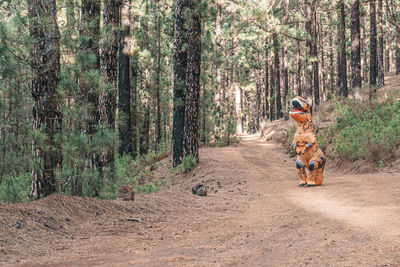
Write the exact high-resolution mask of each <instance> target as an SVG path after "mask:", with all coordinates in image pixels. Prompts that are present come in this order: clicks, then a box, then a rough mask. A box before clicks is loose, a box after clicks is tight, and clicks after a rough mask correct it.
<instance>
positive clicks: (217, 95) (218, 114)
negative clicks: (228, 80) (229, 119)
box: [214, 0, 222, 140]
mask: <svg viewBox="0 0 400 267" xmlns="http://www.w3.org/2000/svg"><path fill="white" fill-rule="evenodd" d="M216 4H217V18H216V21H215V57H216V60H215V76H216V80H217V88H216V92H215V98H214V101H215V104H216V107H215V109H216V112H215V113H216V116H215V120H216V121H215V129H214V133H215V139H216V140H218V139H219V136H220V132H221V119H222V118H221V115H222V113H221V90H222V77H221V34H222V15H221V10H222V8H221V0H217V1H216Z"/></svg>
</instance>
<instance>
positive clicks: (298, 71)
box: [296, 23, 303, 96]
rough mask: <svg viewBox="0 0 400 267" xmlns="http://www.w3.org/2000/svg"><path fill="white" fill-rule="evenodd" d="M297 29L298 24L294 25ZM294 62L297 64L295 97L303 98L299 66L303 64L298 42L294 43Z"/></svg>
mask: <svg viewBox="0 0 400 267" xmlns="http://www.w3.org/2000/svg"><path fill="white" fill-rule="evenodd" d="M298 28H299V23H297V24H296V29H298ZM296 62H297V73H296V84H297V85H296V86H297V95H298V96H303V88H302V87H301V66H302V65H303V63H302V62H301V46H300V41H296Z"/></svg>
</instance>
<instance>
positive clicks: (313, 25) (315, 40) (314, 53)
mask: <svg viewBox="0 0 400 267" xmlns="http://www.w3.org/2000/svg"><path fill="white" fill-rule="evenodd" d="M315 5H316V3H315V0H314V1H312V6H311V11H312V21H311V40H312V48H311V55H312V57H313V58H314V62H313V64H312V70H313V78H314V84H313V88H314V103H315V105H318V104H319V65H318V38H317V23H316V20H317V15H316V10H315Z"/></svg>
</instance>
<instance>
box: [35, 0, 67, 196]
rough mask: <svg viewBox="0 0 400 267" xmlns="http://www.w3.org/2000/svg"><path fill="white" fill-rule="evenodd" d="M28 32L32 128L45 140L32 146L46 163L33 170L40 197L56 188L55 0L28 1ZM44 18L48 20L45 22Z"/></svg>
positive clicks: (57, 44) (57, 60) (57, 43)
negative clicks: (32, 101)
mask: <svg viewBox="0 0 400 267" xmlns="http://www.w3.org/2000/svg"><path fill="white" fill-rule="evenodd" d="M28 16H29V32H30V36H31V37H32V39H33V40H34V42H33V47H32V49H31V56H32V59H33V61H32V62H31V66H32V69H33V75H34V77H33V80H32V88H31V92H32V97H33V100H34V107H33V125H32V128H33V131H44V135H45V138H44V141H43V143H42V142H41V141H38V140H35V141H34V145H33V150H34V154H35V157H36V159H37V162H38V163H39V162H40V159H41V160H43V166H42V167H39V168H35V169H34V170H33V171H32V178H33V183H34V186H33V188H35V189H34V191H36V192H33V193H36V195H37V197H38V198H39V197H40V196H41V195H42V194H43V196H48V195H50V194H52V193H54V192H55V191H56V180H55V167H56V166H55V162H56V158H55V156H56V153H54V152H55V151H54V146H55V140H54V133H55V123H56V119H57V116H59V111H58V110H57V103H58V97H57V92H56V89H57V85H58V75H59V72H60V33H59V29H58V24H57V6H56V1H55V0H49V1H43V0H35V1H32V3H31V5H29V10H28ZM43 21H45V23H43Z"/></svg>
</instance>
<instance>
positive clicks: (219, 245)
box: [0, 136, 400, 266]
mask: <svg viewBox="0 0 400 267" xmlns="http://www.w3.org/2000/svg"><path fill="white" fill-rule="evenodd" d="M280 150H281V149H280V148H279V146H277V145H273V144H268V143H263V142H260V141H258V140H257V136H244V137H243V138H242V141H241V143H240V145H238V146H236V147H226V148H206V149H203V150H202V151H201V156H202V161H201V164H200V166H199V167H198V168H197V169H196V171H195V174H194V176H193V177H190V178H188V180H187V181H181V182H179V183H178V184H177V185H176V186H175V187H174V188H171V189H168V190H163V191H161V192H158V193H156V194H151V195H149V196H144V197H142V198H140V197H139V199H138V200H137V201H135V202H134V203H133V204H129V205H136V207H142V208H140V209H139V208H137V210H136V213H135V214H134V216H138V217H140V218H141V221H140V222H136V223H135V222H125V221H124V222H121V220H112V219H115V218H110V217H109V215H108V216H104V217H102V219H101V220H104V221H103V222H102V223H100V225H98V226H88V225H87V224H83V226H81V228H82V229H86V230H85V231H83V230H82V231H83V232H80V231H77V230H75V232H74V235H75V238H74V239H73V240H71V239H69V238H60V239H59V240H58V241H57V242H49V243H48V244H47V245H46V244H44V245H43V251H42V252H41V253H39V251H36V250H35V251H34V252H32V253H29V246H28V245H27V246H26V248H23V250H22V251H23V252H21V253H20V254H19V256H18V254H13V253H12V251H11V252H9V253H8V254H7V253H6V254H5V258H4V259H5V260H4V261H3V262H2V263H3V264H5V265H48V266H54V265H57V266H86V265H91V266H98V265H104V266H304V265H311V266H400V194H399V193H400V174H396V173H393V174H389V173H379V174H369V175H344V174H338V172H337V171H333V170H332V168H331V167H330V166H329V164H328V167H327V170H326V174H325V183H324V184H323V186H321V187H316V188H300V187H297V177H296V171H295V166H294V160H293V159H290V158H289V157H288V156H287V155H286V154H283V153H282V152H281V151H280ZM196 182H204V183H206V184H208V185H210V186H215V189H217V190H218V191H217V192H216V193H211V194H209V196H208V197H197V196H193V195H191V193H190V187H191V186H192V185H193V184H195V183H196ZM149 203H151V204H149ZM123 205H125V203H124V204H123ZM126 205H128V204H126ZM146 205H148V206H146ZM158 207H159V208H158ZM147 215H148V216H147ZM115 216H117V215H115ZM118 216H122V215H121V214H119V215H118ZM127 216H132V214H127ZM107 220H111V221H110V222H108V223H107ZM104 225H106V226H104ZM74 229H75V228H74ZM71 231H72V230H71ZM24 249H27V252H26V251H25V250H24ZM24 251H25V252H24ZM0 256H1V254H0ZM0 263H1V261H0ZM0 265H1V264H0Z"/></svg>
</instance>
